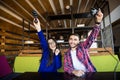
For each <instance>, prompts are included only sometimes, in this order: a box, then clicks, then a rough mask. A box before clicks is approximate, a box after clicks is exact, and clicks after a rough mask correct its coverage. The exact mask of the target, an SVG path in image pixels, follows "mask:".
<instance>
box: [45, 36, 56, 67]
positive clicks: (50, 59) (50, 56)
mask: <svg viewBox="0 0 120 80" xmlns="http://www.w3.org/2000/svg"><path fill="white" fill-rule="evenodd" d="M50 39H52V40H53V41H54V42H55V44H56V48H58V46H57V42H56V40H55V39H54V38H49V39H48V40H50ZM48 40H47V42H48ZM49 52H50V53H49V56H48V63H47V66H49V65H51V64H52V63H53V57H54V56H55V54H54V53H53V51H52V50H51V49H50V47H49Z"/></svg>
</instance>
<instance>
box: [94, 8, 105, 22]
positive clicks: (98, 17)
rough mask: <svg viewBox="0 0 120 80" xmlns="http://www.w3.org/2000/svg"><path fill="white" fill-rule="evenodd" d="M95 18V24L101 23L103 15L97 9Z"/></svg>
mask: <svg viewBox="0 0 120 80" xmlns="http://www.w3.org/2000/svg"><path fill="white" fill-rule="evenodd" d="M95 17H96V22H98V23H101V21H102V19H103V13H102V12H101V9H100V8H99V10H98V12H97V14H96V15H95Z"/></svg>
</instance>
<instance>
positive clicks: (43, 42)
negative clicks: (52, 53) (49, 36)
mask: <svg viewBox="0 0 120 80" xmlns="http://www.w3.org/2000/svg"><path fill="white" fill-rule="evenodd" d="M34 20H35V19H34ZM34 20H33V24H34V26H35V28H36V30H37V32H38V37H39V40H40V44H41V47H42V49H43V51H46V50H47V49H48V43H47V41H46V39H45V36H44V34H43V32H42V30H41V26H40V21H39V20H38V19H37V21H38V22H37V23H35V22H34ZM47 51H48V50H47Z"/></svg>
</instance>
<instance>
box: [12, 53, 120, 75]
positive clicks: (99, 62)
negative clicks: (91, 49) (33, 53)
mask: <svg viewBox="0 0 120 80" xmlns="http://www.w3.org/2000/svg"><path fill="white" fill-rule="evenodd" d="M114 57H116V59H117V60H119V59H118V56H117V55H114ZM90 58H91V61H92V63H93V64H94V66H95V67H96V69H97V71H98V72H113V71H114V68H115V65H116V63H117V61H116V60H115V59H114V58H113V57H112V56H111V55H101V56H91V57H90ZM39 61H40V57H25V56H24V57H20V56H17V57H16V58H15V62H14V68H13V70H14V72H18V73H24V72H37V71H38V68H39V65H40V62H39ZM62 62H63V58H62ZM116 71H120V64H119V65H118V67H117V69H116ZM58 72H64V71H63V65H62V67H61V68H60V69H59V70H58Z"/></svg>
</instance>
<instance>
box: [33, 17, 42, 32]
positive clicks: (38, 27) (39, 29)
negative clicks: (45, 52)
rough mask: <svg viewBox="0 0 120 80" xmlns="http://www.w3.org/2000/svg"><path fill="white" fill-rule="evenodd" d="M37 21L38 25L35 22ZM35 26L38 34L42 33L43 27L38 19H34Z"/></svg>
mask: <svg viewBox="0 0 120 80" xmlns="http://www.w3.org/2000/svg"><path fill="white" fill-rule="evenodd" d="M35 19H37V23H36V22H35ZM33 24H34V26H35V28H36V30H37V32H40V31H41V26H40V21H39V19H38V18H34V20H33Z"/></svg>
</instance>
